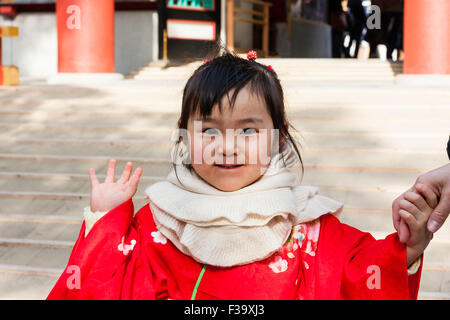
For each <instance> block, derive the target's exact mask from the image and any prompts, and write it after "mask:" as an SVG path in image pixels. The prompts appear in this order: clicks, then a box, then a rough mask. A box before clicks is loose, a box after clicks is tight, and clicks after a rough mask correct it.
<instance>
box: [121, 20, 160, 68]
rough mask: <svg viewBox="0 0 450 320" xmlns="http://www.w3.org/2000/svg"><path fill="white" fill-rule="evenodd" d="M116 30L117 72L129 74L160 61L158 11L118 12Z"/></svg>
mask: <svg viewBox="0 0 450 320" xmlns="http://www.w3.org/2000/svg"><path fill="white" fill-rule="evenodd" d="M115 28H116V43H115V47H116V48H115V55H116V56H115V62H116V67H115V68H116V72H118V73H123V74H127V73H129V72H131V71H133V70H137V69H139V68H142V67H144V66H146V65H147V64H148V63H149V62H150V61H155V60H158V13H157V12H156V11H118V12H116V16H115Z"/></svg>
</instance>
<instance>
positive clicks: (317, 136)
mask: <svg viewBox="0 0 450 320" xmlns="http://www.w3.org/2000/svg"><path fill="white" fill-rule="evenodd" d="M16 128H17V129H16ZM121 129H123V130H117V129H116V128H105V129H102V128H95V127H87V126H84V128H83V127H76V126H74V127H62V126H56V125H55V126H53V127H51V128H48V127H46V126H45V125H42V126H39V125H38V126H26V125H23V126H22V125H19V126H17V127H16V126H14V125H11V127H7V126H6V125H5V126H2V125H1V124H0V145H4V146H5V147H6V146H7V145H12V144H49V145H50V144H54V145H58V144H60V143H62V142H66V143H71V144H79V145H86V146H91V145H92V144H100V145H101V144H107V145H119V146H120V145H122V146H126V145H147V144H149V143H150V144H155V145H158V144H160V146H161V147H162V146H163V145H164V144H167V146H166V148H168V149H170V146H171V145H172V144H173V142H172V140H171V137H172V135H174V137H176V131H175V130H173V129H169V128H166V127H162V128H155V129H154V130H151V128H148V130H145V128H143V130H139V129H138V128H134V129H135V130H128V129H133V128H126V127H125V128H121ZM291 133H292V134H293V135H294V136H295V138H296V139H297V141H298V142H299V143H300V145H302V146H304V147H309V148H311V147H312V148H314V147H319V148H335V147H340V148H364V149H376V148H378V149H401V150H416V151H420V150H422V151H424V152H425V153H427V152H431V151H434V152H437V153H441V152H442V149H443V146H446V144H447V140H448V137H447V135H445V134H441V135H440V134H428V135H426V134H424V135H421V134H414V133H411V134H408V133H406V134H384V133H377V132H374V133H364V132H361V133H358V132H355V133H347V132H333V133H323V132H314V131H313V132H310V131H306V132H303V131H302V132H298V133H296V132H291ZM146 137H148V138H146ZM164 152H166V151H165V150H164Z"/></svg>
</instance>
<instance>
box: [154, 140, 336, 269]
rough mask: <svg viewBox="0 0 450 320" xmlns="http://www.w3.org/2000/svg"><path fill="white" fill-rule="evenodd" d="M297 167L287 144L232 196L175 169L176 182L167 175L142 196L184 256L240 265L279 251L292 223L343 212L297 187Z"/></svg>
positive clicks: (308, 189)
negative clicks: (144, 196) (146, 199)
mask: <svg viewBox="0 0 450 320" xmlns="http://www.w3.org/2000/svg"><path fill="white" fill-rule="evenodd" d="M180 147H181V150H182V151H181V153H180V154H179V156H180V157H184V156H185V155H186V154H187V152H188V151H187V148H186V146H185V145H184V143H183V142H181V143H180ZM283 156H284V158H285V162H286V166H285V165H284V163H283V160H282V157H283ZM176 163H180V162H176ZM299 164H300V159H299V158H298V156H297V154H296V152H295V150H294V148H293V147H292V145H291V144H290V143H286V144H285V147H284V149H283V150H282V152H280V153H278V154H276V155H275V156H273V157H272V159H271V161H270V164H269V167H268V169H267V171H266V172H265V173H264V175H263V176H262V177H261V178H260V179H259V180H257V181H256V182H254V183H252V184H250V185H248V186H246V187H244V188H242V189H239V190H237V191H233V192H224V191H221V190H219V189H217V188H215V187H213V186H212V185H210V184H209V183H207V182H206V181H204V180H203V179H202V178H200V177H199V176H198V175H197V174H196V173H195V171H194V172H193V173H192V174H191V173H190V172H189V170H188V169H186V168H185V167H184V166H183V165H177V168H176V169H177V170H176V173H177V175H178V178H179V180H180V181H181V183H180V181H178V179H177V176H176V174H175V171H174V170H172V172H170V173H169V175H168V176H167V179H166V180H165V181H161V182H157V183H154V184H152V185H151V186H149V187H148V188H147V189H146V191H145V192H146V194H147V195H148V197H149V199H150V202H149V205H150V209H151V211H152V213H153V218H154V221H155V223H156V226H157V228H158V230H159V231H160V232H161V233H162V234H163V235H164V236H165V237H166V238H168V239H169V240H170V241H172V243H173V244H174V245H175V246H176V247H177V248H178V249H179V250H181V251H182V252H183V253H184V254H186V255H189V256H191V257H192V258H193V259H195V260H196V261H198V262H200V263H203V264H208V265H214V266H220V267H229V266H235V265H243V264H247V263H251V262H255V261H259V260H263V259H265V258H267V257H269V256H271V255H272V254H273V253H275V252H276V251H278V250H279V249H281V247H282V246H283V244H284V243H285V242H286V240H288V237H289V235H290V233H291V230H292V227H293V226H295V225H296V224H298V223H302V222H307V221H311V220H314V219H316V218H318V217H320V216H321V215H323V214H326V213H333V214H335V215H337V216H338V215H339V214H340V212H341V211H342V208H343V205H342V204H341V203H339V202H337V201H335V200H332V199H330V198H327V197H324V196H321V195H319V194H318V188H316V187H312V186H301V185H299V179H298V165H299Z"/></svg>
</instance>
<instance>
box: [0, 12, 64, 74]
mask: <svg viewBox="0 0 450 320" xmlns="http://www.w3.org/2000/svg"><path fill="white" fill-rule="evenodd" d="M0 24H1V25H9V26H18V27H19V37H18V38H4V42H3V64H4V65H16V66H18V67H19V72H20V76H21V77H22V76H25V77H46V76H49V75H51V74H55V73H56V72H57V66H58V64H57V61H58V60H57V56H58V44H57V35H56V17H55V14H54V13H22V14H19V15H18V16H17V17H16V18H15V19H14V20H5V19H4V18H3V17H2V16H0Z"/></svg>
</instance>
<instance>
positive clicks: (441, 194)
mask: <svg viewBox="0 0 450 320" xmlns="http://www.w3.org/2000/svg"><path fill="white" fill-rule="evenodd" d="M421 185H426V186H428V187H429V188H431V190H432V191H433V193H434V195H431V194H427V193H424V190H423V188H422V187H421ZM410 191H416V192H419V193H421V194H422V195H423V196H424V198H425V199H426V200H427V203H428V205H429V206H430V207H432V208H435V209H434V210H433V212H432V214H431V216H430V218H429V219H428V223H427V229H428V231H430V232H433V233H434V232H436V231H437V230H439V228H440V227H442V225H443V224H444V222H445V220H446V219H447V217H448V215H449V213H450V164H447V165H445V166H443V167H440V168H437V169H435V170H432V171H430V172H427V173H425V174H422V175H420V176H419V178H417V180H416V182H415V184H414V186H413V187H411V188H410V189H409V190H407V191H406V192H405V193H403V194H402V195H400V196H399V197H398V198H397V199H395V200H394V202H393V203H392V218H393V223H394V228H395V229H396V230H397V232H398V235H399V238H400V241H401V242H406V241H407V240H408V239H409V236H410V234H409V229H408V226H407V225H406V223H405V222H404V221H403V220H402V219H401V217H400V215H399V213H398V211H399V209H400V201H402V200H403V199H404V195H405V194H406V193H407V192H410ZM436 202H438V203H436Z"/></svg>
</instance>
